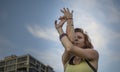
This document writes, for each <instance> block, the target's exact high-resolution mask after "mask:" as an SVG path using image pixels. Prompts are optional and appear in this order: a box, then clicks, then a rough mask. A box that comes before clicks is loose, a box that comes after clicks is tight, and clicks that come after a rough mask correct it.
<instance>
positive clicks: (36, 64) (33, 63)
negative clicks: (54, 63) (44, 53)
mask: <svg viewBox="0 0 120 72" xmlns="http://www.w3.org/2000/svg"><path fill="white" fill-rule="evenodd" d="M0 72H54V70H53V68H52V67H51V66H48V65H44V64H43V63H42V62H40V61H38V60H37V59H35V58H34V57H33V56H31V55H29V54H27V55H23V56H16V55H11V56H8V57H5V58H4V59H3V60H0Z"/></svg>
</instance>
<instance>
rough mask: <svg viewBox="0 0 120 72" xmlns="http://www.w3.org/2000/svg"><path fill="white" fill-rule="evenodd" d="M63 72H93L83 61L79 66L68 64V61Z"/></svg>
mask: <svg viewBox="0 0 120 72" xmlns="http://www.w3.org/2000/svg"><path fill="white" fill-rule="evenodd" d="M65 72H93V70H92V69H91V68H90V66H89V65H88V64H87V62H86V61H85V60H84V59H83V60H82V61H81V63H80V64H76V65H73V64H70V63H69V61H68V62H67V63H66V68H65Z"/></svg>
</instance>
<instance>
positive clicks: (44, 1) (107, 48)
mask: <svg viewBox="0 0 120 72" xmlns="http://www.w3.org/2000/svg"><path fill="white" fill-rule="evenodd" d="M64 7H68V8H69V9H70V10H73V11H74V13H73V15H74V16H73V18H74V20H73V21H74V26H75V27H81V28H83V29H84V30H85V31H86V32H87V33H88V35H89V36H90V38H91V41H92V43H93V45H94V49H96V50H97V51H98V52H99V55H100V57H99V69H98V72H119V71H120V70H119V67H120V52H119V51H120V48H119V47H120V29H119V27H120V0H0V59H3V58H4V57H5V56H10V55H13V54H15V55H17V56H20V55H24V54H31V55H32V56H34V57H35V58H36V59H38V60H40V61H41V62H43V63H44V64H46V65H50V66H52V67H53V68H54V70H55V71H56V72H63V66H62V62H61V55H62V53H63V51H64V48H63V46H62V45H61V43H60V41H59V39H58V33H57V31H56V30H55V28H54V21H55V20H56V19H58V17H59V16H61V15H63V14H62V13H61V12H60V9H62V8H64ZM64 30H65V26H64Z"/></svg>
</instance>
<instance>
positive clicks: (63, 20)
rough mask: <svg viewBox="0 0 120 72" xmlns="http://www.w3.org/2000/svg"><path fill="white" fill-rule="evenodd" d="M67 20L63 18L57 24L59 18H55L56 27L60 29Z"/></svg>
mask: <svg viewBox="0 0 120 72" xmlns="http://www.w3.org/2000/svg"><path fill="white" fill-rule="evenodd" d="M65 22H66V19H61V20H60V22H59V23H58V24H57V20H55V28H56V29H57V30H58V29H59V28H62V26H63V24H64V23H65Z"/></svg>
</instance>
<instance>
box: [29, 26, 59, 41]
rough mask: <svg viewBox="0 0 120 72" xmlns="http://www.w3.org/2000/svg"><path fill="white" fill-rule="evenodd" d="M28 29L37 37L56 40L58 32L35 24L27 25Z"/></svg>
mask: <svg viewBox="0 0 120 72" xmlns="http://www.w3.org/2000/svg"><path fill="white" fill-rule="evenodd" d="M27 29H28V31H29V32H30V33H31V34H32V35H34V36H35V37H37V38H43V39H46V40H52V41H58V40H57V39H58V33H57V31H56V30H55V29H53V28H46V27H39V26H37V25H34V26H27Z"/></svg>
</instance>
